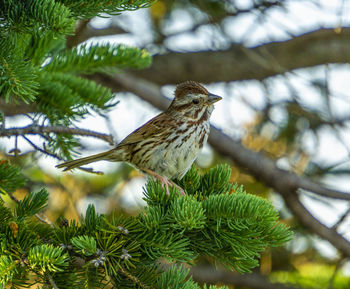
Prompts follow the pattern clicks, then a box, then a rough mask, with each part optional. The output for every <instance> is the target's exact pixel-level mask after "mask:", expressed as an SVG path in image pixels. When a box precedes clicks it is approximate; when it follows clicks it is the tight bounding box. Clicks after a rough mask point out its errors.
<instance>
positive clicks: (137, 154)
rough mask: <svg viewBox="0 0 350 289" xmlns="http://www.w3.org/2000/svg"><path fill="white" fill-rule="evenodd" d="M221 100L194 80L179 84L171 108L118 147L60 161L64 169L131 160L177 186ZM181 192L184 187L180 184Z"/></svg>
mask: <svg viewBox="0 0 350 289" xmlns="http://www.w3.org/2000/svg"><path fill="white" fill-rule="evenodd" d="M219 100H221V97H220V96H217V95H215V94H211V93H209V92H208V90H206V89H205V88H204V87H203V86H202V85H200V84H199V83H197V82H194V81H187V82H184V83H181V84H179V85H178V86H177V87H176V90H175V98H174V100H173V101H172V103H171V104H170V106H169V107H168V109H167V110H166V111H164V112H162V113H161V114H159V115H157V116H156V117H154V118H152V119H151V120H150V121H148V122H147V123H145V124H144V125H143V126H141V127H139V128H138V129H136V130H135V131H133V132H132V133H131V134H129V135H128V136H127V137H126V138H125V139H124V140H122V141H121V142H120V143H119V144H118V145H117V146H116V147H115V148H114V149H111V150H109V151H106V152H103V153H99V154H96V155H92V156H89V157H85V158H81V159H77V160H73V161H69V162H66V163H63V164H60V165H58V166H57V167H58V168H64V167H65V169H64V171H66V170H71V169H74V168H77V167H80V166H83V165H86V164H88V163H92V162H96V161H100V160H106V161H114V162H119V161H122V162H128V163H130V164H132V165H134V166H136V167H137V168H138V169H140V170H141V171H143V172H145V173H147V174H149V175H152V176H154V177H155V178H157V179H159V180H160V181H161V182H162V183H163V184H164V185H165V187H166V192H167V194H169V191H168V185H172V186H174V185H175V186H176V187H178V186H177V185H176V184H175V183H173V182H172V181H171V179H173V178H177V179H181V178H182V177H183V176H184V175H185V174H186V172H187V171H188V170H189V168H190V167H191V165H192V163H193V162H194V160H195V159H196V158H197V155H198V154H199V152H200V149H201V148H202V147H203V145H204V144H205V143H206V141H207V139H208V135H209V128H210V125H209V118H210V115H211V113H212V111H213V109H214V106H213V104H214V103H215V102H217V101H219ZM178 189H179V191H180V193H181V194H184V191H183V190H182V188H180V187H178Z"/></svg>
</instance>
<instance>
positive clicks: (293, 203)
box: [0, 0, 350, 289]
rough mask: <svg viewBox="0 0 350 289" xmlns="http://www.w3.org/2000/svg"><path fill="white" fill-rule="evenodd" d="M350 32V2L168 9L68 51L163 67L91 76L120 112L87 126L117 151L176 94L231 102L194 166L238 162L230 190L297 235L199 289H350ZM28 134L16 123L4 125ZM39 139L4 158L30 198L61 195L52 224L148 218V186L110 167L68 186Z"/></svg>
mask: <svg viewBox="0 0 350 289" xmlns="http://www.w3.org/2000/svg"><path fill="white" fill-rule="evenodd" d="M349 25H350V1H348V0H332V1H330V0H323V1H321V0H319V1H317V0H279V1H278V0H230V1H228V0H227V1H214V0H198V1H195V0H193V1H182V0H178V1H170V0H159V1H157V2H156V3H155V4H154V5H153V6H152V7H150V8H147V9H141V10H138V11H132V12H124V13H122V14H120V15H115V16H113V17H108V18H102V17H99V18H93V19H90V20H89V21H81V22H79V23H78V26H77V29H76V34H75V35H73V36H71V37H70V38H69V39H68V45H69V46H70V47H74V46H77V45H81V44H82V43H96V42H113V43H124V44H130V45H133V46H137V47H141V48H145V49H147V50H148V51H149V52H150V53H151V54H152V55H153V64H152V65H151V66H150V67H149V68H147V69H144V70H140V71H127V72H122V73H121V74H117V75H111V74H108V75H105V74H94V75H89V76H88V77H89V78H92V79H95V80H96V81H97V82H99V83H102V84H104V85H107V86H109V87H111V88H112V89H113V91H114V92H115V100H118V101H119V103H118V105H117V106H116V107H115V108H113V109H112V110H110V111H109V112H108V113H106V114H105V115H97V114H93V113H92V114H91V116H90V117H89V118H86V119H84V120H82V121H80V122H79V127H81V128H87V129H91V130H95V131H98V132H101V133H106V134H112V135H113V137H114V141H115V143H118V142H119V141H120V140H121V139H123V138H124V137H125V136H126V135H128V134H129V133H130V132H132V131H133V130H134V129H136V128H137V127H139V126H140V125H142V124H143V123H144V122H146V121H147V120H149V119H150V118H151V117H153V116H155V115H156V114H158V113H159V112H160V111H161V110H163V109H165V108H166V107H167V105H168V103H169V101H170V99H171V98H172V97H173V90H174V88H175V85H176V84H178V83H180V82H183V81H186V80H195V81H198V82H201V83H203V84H204V85H205V86H206V87H207V88H208V90H209V91H210V92H212V93H215V94H218V95H221V96H222V97H223V100H222V101H221V102H218V103H217V104H216V108H215V110H214V113H213V116H212V118H211V120H212V125H213V126H214V128H212V131H213V130H214V132H215V134H212V136H211V138H210V141H209V144H208V145H207V146H206V147H205V148H204V149H203V152H202V154H201V155H200V157H199V158H198V160H197V162H196V164H197V165H198V167H200V168H201V169H202V170H203V171H205V170H207V169H208V168H210V167H212V166H214V165H215V164H217V163H229V164H230V165H231V166H232V176H231V180H232V182H237V183H239V184H243V185H244V187H245V189H246V190H247V192H248V193H251V194H256V195H259V196H261V197H263V198H267V199H269V200H270V201H271V202H272V203H273V204H274V205H275V207H276V208H277V209H278V210H279V211H280V215H281V222H285V223H286V224H288V225H289V226H291V227H292V229H293V231H294V232H295V237H294V240H293V241H291V242H289V243H288V245H287V246H286V247H284V248H278V249H270V250H268V251H266V252H264V254H263V255H262V256H261V264H260V267H259V268H256V270H255V271H254V272H253V273H252V274H246V275H237V274H235V273H230V272H226V271H225V270H224V269H222V268H220V266H219V269H218V270H217V271H215V270H214V269H213V266H212V265H211V262H210V261H211V260H207V259H203V260H199V262H198V263H199V265H198V266H197V267H196V268H193V269H192V274H193V278H194V279H195V280H197V281H199V282H206V283H213V284H227V285H231V286H233V287H232V288H252V289H254V288H264V289H267V288H275V289H279V288H281V289H287V288H289V289H291V288H325V289H327V288H328V289H331V288H334V289H335V288H350V262H349V261H348V258H349V257H350V242H349V240H350V230H349V229H350V220H349V218H348V214H349V213H350V206H349V200H350V195H349V194H347V193H350V178H349V176H350V171H349V168H350V167H349V165H350V162H349V160H350V159H349V153H350V129H349V120H350V91H349V90H350V84H349V82H350V66H349V63H348V62H349V60H350V52H349V51H350V28H349ZM115 100H114V101H115ZM30 121H31V119H29V118H26V117H25V116H17V115H13V116H12V117H8V118H7V124H6V125H7V126H8V127H11V126H24V125H26V123H29V122H30ZM27 138H28V139H29V141H27V140H23V139H18V140H17V138H14V137H12V138H8V139H1V140H0V148H1V151H2V154H3V155H8V156H9V157H10V158H12V159H13V162H16V163H18V164H20V165H21V166H22V167H23V168H24V169H25V173H26V175H27V176H29V178H30V182H29V183H28V184H27V188H26V189H25V190H23V192H22V193H23V194H25V193H26V190H36V189H37V188H41V187H43V186H45V187H47V188H48V189H49V191H50V208H49V209H48V210H47V218H48V219H50V220H53V221H54V220H56V219H57V218H59V217H65V218H67V219H71V218H78V217H79V215H80V214H81V213H82V212H84V211H85V210H86V207H87V205H88V204H89V203H94V204H95V206H96V208H97V210H98V211H99V212H100V213H104V214H109V213H110V212H111V211H112V210H117V211H118V212H120V213H124V214H131V215H133V214H138V213H139V212H140V210H142V207H143V206H144V202H143V200H142V191H143V185H144V184H145V181H146V179H145V177H144V176H143V175H142V174H140V173H139V172H138V171H136V170H134V169H133V168H132V167H130V166H128V165H127V164H120V163H119V164H112V163H107V162H100V163H96V164H93V169H94V170H97V171H103V172H104V174H103V175H92V174H88V173H84V172H79V171H74V172H72V173H61V172H60V171H58V170H57V169H56V168H55V165H57V164H58V161H57V160H56V159H54V158H50V156H45V155H44V154H42V153H40V152H37V149H36V148H35V146H37V147H40V146H41V143H40V142H39V138H38V137H35V136H28V137H27ZM81 144H82V146H81V149H80V150H79V153H80V155H81V156H86V155H89V154H92V153H97V152H101V151H103V150H106V149H109V148H111V147H110V146H109V145H108V144H107V143H106V142H103V141H101V140H97V139H96V140H95V139H91V138H87V137H82V138H81ZM242 149H243V150H242ZM249 152H251V153H250V154H249ZM246 153H248V154H247V155H245V154H246ZM77 156H78V154H77ZM266 157H267V158H269V159H270V160H273V162H272V163H266ZM251 160H253V161H254V163H253V164H252V162H250V161H251ZM33 164H35V165H33ZM36 164H38V165H36ZM268 164H273V165H274V167H273V168H272V169H271V168H270V167H267V166H266V165H268ZM267 174H268V175H267ZM17 194H19V195H20V194H21V192H17ZM19 197H20V196H19ZM208 246H210V244H208Z"/></svg>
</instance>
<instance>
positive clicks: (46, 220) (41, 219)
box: [7, 192, 52, 226]
mask: <svg viewBox="0 0 350 289" xmlns="http://www.w3.org/2000/svg"><path fill="white" fill-rule="evenodd" d="M7 195H8V196H9V197H10V198H11V200H13V201H14V202H15V203H17V204H19V200H18V199H17V198H16V197H15V196H14V195H12V194H11V193H9V192H7ZM35 217H36V218H37V219H38V220H39V221H41V222H42V223H44V224H48V225H51V226H52V223H51V221H49V220H48V218H47V217H46V216H45V219H44V218H42V217H41V216H40V215H39V214H35Z"/></svg>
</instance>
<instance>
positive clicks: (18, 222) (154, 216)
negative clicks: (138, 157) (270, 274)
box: [0, 165, 292, 289]
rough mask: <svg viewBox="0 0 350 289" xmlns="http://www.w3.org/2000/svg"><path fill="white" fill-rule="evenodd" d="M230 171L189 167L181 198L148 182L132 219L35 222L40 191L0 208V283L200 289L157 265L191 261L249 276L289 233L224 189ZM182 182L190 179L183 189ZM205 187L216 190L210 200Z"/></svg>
mask: <svg viewBox="0 0 350 289" xmlns="http://www.w3.org/2000/svg"><path fill="white" fill-rule="evenodd" d="M230 171H231V170H230V168H229V167H228V166H227V165H221V166H217V167H215V168H213V169H211V170H209V171H208V172H207V173H205V174H204V175H201V174H199V172H198V170H197V169H195V168H194V167H193V168H192V169H191V170H190V171H189V172H188V174H187V175H186V176H185V180H184V181H183V183H182V185H183V186H184V189H185V190H186V191H187V192H188V195H186V196H179V193H178V191H177V190H176V189H175V188H171V189H170V196H167V194H166V191H165V189H164V188H162V186H161V184H160V183H159V182H155V181H152V180H150V181H149V182H148V183H147V185H146V188H145V191H144V194H145V200H146V202H147V205H148V206H147V207H146V208H145V209H144V210H143V212H141V213H140V214H139V215H138V216H136V217H127V216H123V215H118V216H113V215H112V216H104V215H99V214H97V213H96V211H95V208H94V207H93V206H92V205H90V206H89V207H88V209H87V211H86V214H85V217H82V218H81V220H80V224H78V223H77V222H76V221H75V220H72V221H70V222H58V224H54V225H49V224H43V223H39V221H36V220H34V219H33V218H31V216H34V215H35V214H37V213H38V212H39V210H41V209H42V208H44V207H45V205H46V203H47V198H48V194H47V192H46V191H45V190H41V191H39V192H37V193H31V194H29V195H28V196H27V197H25V198H24V199H23V200H22V201H20V202H19V203H18V204H17V205H16V206H15V207H14V208H13V209H11V210H10V209H8V208H7V207H6V206H5V204H4V203H1V207H0V213H2V215H3V216H6V218H5V219H4V221H3V222H2V223H1V225H0V241H1V251H0V272H1V274H0V284H2V286H5V285H6V284H11V285H13V286H20V284H25V283H26V282H27V281H26V280H32V279H33V276H36V277H37V278H39V279H40V280H42V281H41V282H43V283H47V280H49V278H52V280H54V282H55V283H56V284H60V285H59V288H73V287H76V288H102V287H103V286H102V284H105V285H106V284H109V283H111V284H113V286H114V287H115V288H159V289H163V288H170V287H171V288H181V289H182V288H183V289H184V288H200V287H199V286H198V284H196V283H195V282H194V281H193V280H192V279H191V278H188V270H187V269H184V268H183V267H181V265H179V266H177V265H172V266H170V267H169V269H167V270H166V269H164V267H162V266H160V263H159V261H160V260H166V261H167V262H168V263H169V264H170V265H171V264H180V263H187V264H189V265H193V264H195V262H196V258H197V257H198V256H209V257H211V258H212V259H213V260H214V261H215V262H217V263H220V264H223V265H225V266H226V267H227V268H228V269H230V270H236V271H238V272H241V273H244V272H249V271H250V270H251V269H252V268H254V267H256V266H257V265H258V257H259V255H260V253H261V252H262V251H264V250H265V248H266V247H268V246H280V245H282V244H283V243H285V242H286V241H288V240H290V239H291V236H292V234H291V232H290V231H289V230H288V228H287V227H286V226H285V225H283V224H281V223H279V222H278V213H277V211H276V210H275V209H274V208H273V206H272V205H271V204H270V203H269V202H268V201H266V200H264V199H262V198H259V197H257V196H254V195H250V194H247V193H245V192H244V190H243V188H242V187H239V186H237V185H233V184H231V183H229V179H230ZM189 177H193V179H194V180H196V181H195V182H193V183H190V182H189V181H188V180H189ZM208 184H211V185H210V188H212V187H213V184H216V185H215V190H214V191H212V189H210V190H211V192H212V195H210V196H208V192H207V191H206V188H207V186H208ZM193 186H196V187H197V189H196V190H193ZM190 192H191V193H190ZM78 263H80V264H78ZM28 282H29V281H28ZM210 288H215V287H210Z"/></svg>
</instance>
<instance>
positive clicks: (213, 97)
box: [208, 93, 222, 104]
mask: <svg viewBox="0 0 350 289" xmlns="http://www.w3.org/2000/svg"><path fill="white" fill-rule="evenodd" d="M221 99H222V97H221V96H218V95H216V94H212V93H209V95H208V103H209V104H213V103H215V102H217V101H219V100H221Z"/></svg>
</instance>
